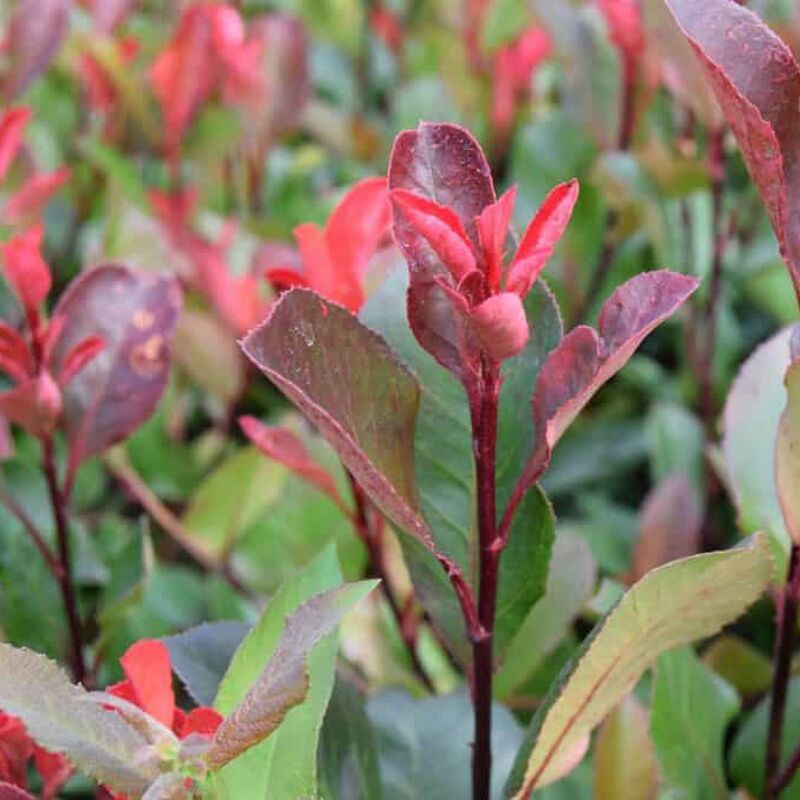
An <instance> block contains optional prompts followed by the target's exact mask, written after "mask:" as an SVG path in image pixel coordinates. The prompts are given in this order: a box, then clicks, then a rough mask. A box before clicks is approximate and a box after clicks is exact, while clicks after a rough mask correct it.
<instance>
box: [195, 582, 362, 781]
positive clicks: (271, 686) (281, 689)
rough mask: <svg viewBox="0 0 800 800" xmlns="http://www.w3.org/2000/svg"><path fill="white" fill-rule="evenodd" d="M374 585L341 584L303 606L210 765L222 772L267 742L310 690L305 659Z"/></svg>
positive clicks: (223, 731) (227, 723)
mask: <svg viewBox="0 0 800 800" xmlns="http://www.w3.org/2000/svg"><path fill="white" fill-rule="evenodd" d="M376 585H377V584H376V582H375V581H363V582H361V583H356V584H349V585H345V586H341V587H339V588H337V589H331V590H330V591H328V592H325V593H324V594H320V595H317V596H316V597H313V598H311V600H309V601H307V602H306V603H304V604H303V605H302V606H300V607H299V608H298V609H297V610H296V611H295V612H294V613H292V614H291V615H290V616H289V617H288V619H287V620H286V625H285V627H284V630H283V634H282V635H281V639H280V641H279V642H278V646H277V647H276V648H275V650H274V652H273V654H272V657H271V658H270V660H269V663H268V664H267V666H266V667H265V669H264V671H263V672H262V673H261V676H260V677H259V679H258V680H257V681H256V683H255V685H254V686H253V687H252V688H251V689H250V691H249V692H248V693H247V695H246V696H245V698H244V699H243V700H242V701H241V703H239V705H238V706H237V707H236V708H235V709H234V710H233V711H232V712H231V713H230V714H229V715H228V716H227V717H226V718H225V720H224V722H223V723H222V725H220V726H219V729H218V730H217V733H216V736H215V737H214V741H213V743H212V745H211V749H210V750H209V752H208V754H207V755H206V761H207V763H208V765H209V766H210V767H211V768H212V769H219V768H220V767H222V766H224V765H225V764H227V763H228V762H230V761H232V760H233V759H234V758H236V757H237V756H239V755H240V754H241V753H243V752H244V751H245V750H248V749H249V748H251V747H253V746H254V745H256V744H258V743H259V742H261V741H263V740H264V739H266V738H267V736H269V735H270V734H271V733H272V732H273V731H274V730H275V729H276V728H277V727H278V726H279V725H280V723H281V722H282V721H283V718H284V717H285V716H286V714H287V712H288V711H289V710H290V709H291V708H293V707H294V706H296V705H298V704H299V703H301V702H302V701H303V700H304V699H305V696H306V692H307V691H308V685H309V680H308V672H307V668H306V659H307V658H308V655H309V653H310V652H311V650H312V648H313V647H314V645H316V644H317V642H318V641H319V640H320V639H322V638H323V637H324V636H326V635H327V634H329V633H331V632H332V631H333V630H334V629H335V628H336V626H337V625H338V624H339V623H340V622H341V620H342V617H343V616H344V615H345V614H346V613H347V612H348V611H349V610H350V609H351V608H352V607H353V606H354V605H355V604H356V603H357V602H359V601H360V600H361V599H362V598H363V597H364V596H365V595H366V594H367V593H368V592H370V591H371V590H372V589H373V588H374V587H375V586H376Z"/></svg>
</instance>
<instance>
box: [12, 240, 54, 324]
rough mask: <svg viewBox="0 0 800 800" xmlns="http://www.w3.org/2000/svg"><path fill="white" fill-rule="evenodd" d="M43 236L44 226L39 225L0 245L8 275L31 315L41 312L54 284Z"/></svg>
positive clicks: (21, 301) (26, 310) (24, 306)
mask: <svg viewBox="0 0 800 800" xmlns="http://www.w3.org/2000/svg"><path fill="white" fill-rule="evenodd" d="M43 236H44V229H43V228H42V226H41V225H36V226H34V227H33V228H30V229H29V230H27V231H25V233H20V234H18V235H17V236H15V237H14V238H13V239H9V241H7V242H6V243H5V244H3V245H0V255H2V256H3V267H4V268H5V273H6V278H7V279H8V282H9V283H10V284H11V286H12V287H13V288H14V291H15V292H16V294H17V297H18V298H19V301H20V303H21V304H22V307H23V309H24V310H25V313H26V314H27V315H28V316H33V315H35V314H36V313H37V312H38V310H39V306H40V305H41V304H42V301H43V300H44V299H45V297H47V295H48V294H49V292H50V287H51V285H52V278H51V276H50V268H49V267H48V266H47V264H46V263H45V261H44V259H43V258H42V254H41V247H42V237H43Z"/></svg>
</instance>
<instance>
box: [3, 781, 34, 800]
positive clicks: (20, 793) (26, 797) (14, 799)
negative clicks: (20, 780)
mask: <svg viewBox="0 0 800 800" xmlns="http://www.w3.org/2000/svg"><path fill="white" fill-rule="evenodd" d="M0 800H36V798H35V797H34V796H33V795H32V794H29V793H28V792H26V791H25V790H24V789H20V788H19V786H14V785H13V784H10V783H0Z"/></svg>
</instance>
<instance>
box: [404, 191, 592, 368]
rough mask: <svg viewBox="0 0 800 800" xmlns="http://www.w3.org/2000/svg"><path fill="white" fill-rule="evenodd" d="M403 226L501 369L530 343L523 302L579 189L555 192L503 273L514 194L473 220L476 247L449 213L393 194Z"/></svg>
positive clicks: (422, 199)
mask: <svg viewBox="0 0 800 800" xmlns="http://www.w3.org/2000/svg"><path fill="white" fill-rule="evenodd" d="M391 198H392V202H393V204H394V208H395V210H396V211H397V212H399V214H400V216H401V219H402V221H403V224H405V225H407V226H410V227H411V228H412V229H413V230H414V231H415V232H416V234H417V235H418V236H419V237H421V238H422V239H423V240H424V241H425V242H427V244H428V246H429V247H430V248H431V250H432V251H433V253H435V255H436V257H437V258H438V259H439V261H440V262H441V264H442V265H444V267H445V268H446V269H447V271H448V273H449V275H448V276H444V275H439V276H437V277H436V279H435V280H436V283H437V284H438V286H439V287H440V289H442V290H443V291H444V293H445V294H446V295H447V297H448V298H449V299H450V301H451V303H452V305H453V307H454V308H455V309H456V311H457V312H458V313H459V314H460V315H461V316H462V318H463V319H464V320H465V321H466V323H467V324H468V326H469V327H470V329H471V330H472V332H473V333H474V334H475V336H476V338H477V340H478V342H479V343H480V346H481V348H482V350H483V352H484V353H485V355H487V356H488V357H489V358H490V359H492V360H493V361H496V362H500V361H503V360H505V359H507V358H511V357H512V356H514V355H516V354H517V353H519V352H520V351H521V350H522V349H523V347H525V344H526V343H527V341H528V336H529V330H528V321H527V317H526V314H525V308H524V306H523V301H524V299H525V297H526V296H527V294H528V292H529V291H530V290H531V288H532V286H533V284H534V283H535V282H536V280H537V278H538V277H539V275H540V273H541V272H542V270H543V269H544V267H545V264H546V263H547V261H548V260H549V258H550V256H551V255H552V253H553V250H554V248H555V246H556V244H557V243H558V241H559V239H560V238H561V236H562V234H563V233H564V230H565V228H566V226H567V224H568V223H569V220H570V217H571V216H572V210H573V208H574V206H575V202H576V201H577V199H578V183H577V181H570V182H568V183H563V184H560V185H559V186H556V187H555V189H553V190H552V191H551V192H550V194H549V195H548V196H547V198H546V199H545V201H544V203H543V204H542V207H541V208H540V209H539V212H538V213H537V214H536V216H535V217H534V218H533V220H532V221H531V223H530V224H529V225H528V228H527V230H526V231H525V234H524V236H523V237H522V240H521V241H520V244H519V247H518V248H517V251H516V254H515V255H514V257H513V259H512V260H511V262H510V263H509V264H508V266H507V267H506V266H505V254H506V246H507V242H508V239H509V226H510V223H511V217H512V214H513V211H514V201H515V198H516V189H515V188H511V189H509V190H508V191H507V192H506V193H505V194H504V195H503V196H502V197H501V198H500V199H499V200H498V201H496V202H494V203H491V204H490V205H487V206H486V207H485V208H484V209H483V211H481V213H480V215H479V216H478V217H477V218H476V219H475V220H474V225H475V230H476V231H477V241H473V239H471V238H470V237H469V236H468V235H467V231H466V229H465V227H464V223H463V222H462V220H461V218H460V217H459V215H458V214H457V213H455V211H454V210H453V209H452V208H449V207H447V206H443V205H439V204H438V203H435V202H434V201H433V200H429V199H428V198H426V197H423V196H422V195H418V194H415V193H414V192H411V191H407V190H405V189H394V190H393V191H392V192H391Z"/></svg>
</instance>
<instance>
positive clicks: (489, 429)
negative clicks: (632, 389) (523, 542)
mask: <svg viewBox="0 0 800 800" xmlns="http://www.w3.org/2000/svg"><path fill="white" fill-rule="evenodd" d="M499 396H500V373H499V369H498V367H497V365H496V364H494V363H488V362H485V363H484V369H483V380H482V382H481V385H480V389H479V396H478V397H477V398H476V400H475V402H472V403H471V404H470V406H471V411H472V446H473V453H474V457H475V473H476V479H477V502H478V534H479V536H478V538H479V546H480V588H479V594H478V621H479V623H480V626H481V628H482V630H483V635H481V636H477V637H474V639H473V642H472V695H473V704H474V710H475V741H474V744H473V752H472V798H473V800H489V796H490V788H491V776H492V674H493V667H494V665H493V655H492V645H493V631H494V617H495V605H496V602H497V583H498V573H499V566H500V554H501V548H499V547H498V546H497V545H498V531H497V508H496V505H497V501H496V474H495V473H496V451H497V410H498V402H499Z"/></svg>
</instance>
